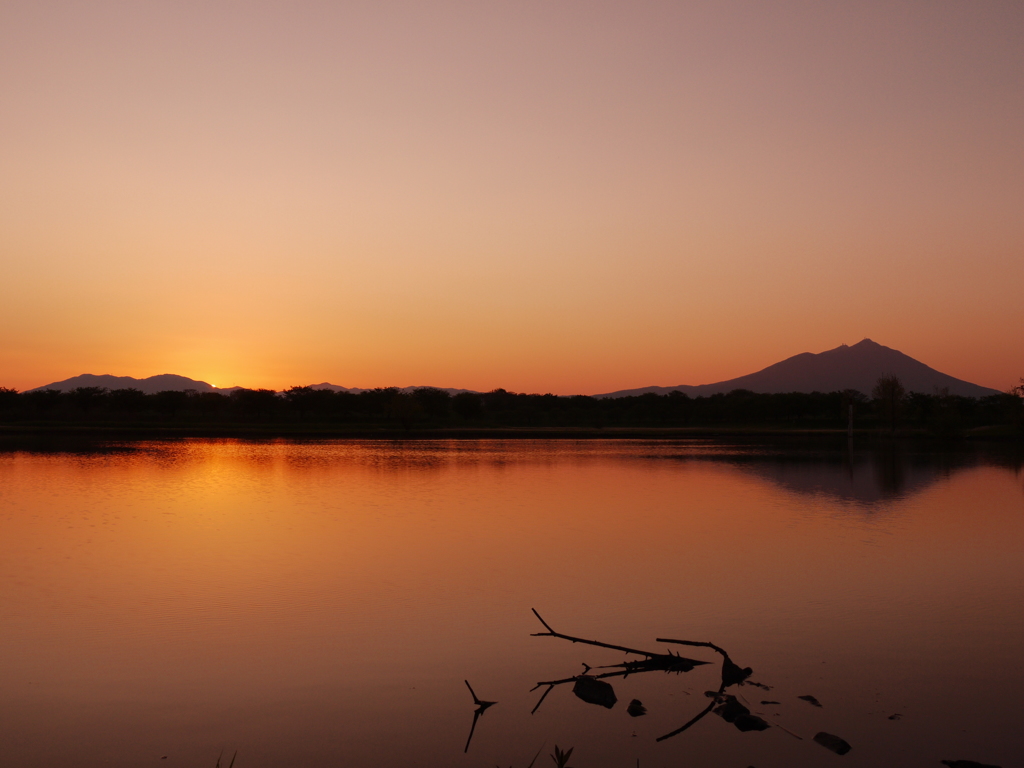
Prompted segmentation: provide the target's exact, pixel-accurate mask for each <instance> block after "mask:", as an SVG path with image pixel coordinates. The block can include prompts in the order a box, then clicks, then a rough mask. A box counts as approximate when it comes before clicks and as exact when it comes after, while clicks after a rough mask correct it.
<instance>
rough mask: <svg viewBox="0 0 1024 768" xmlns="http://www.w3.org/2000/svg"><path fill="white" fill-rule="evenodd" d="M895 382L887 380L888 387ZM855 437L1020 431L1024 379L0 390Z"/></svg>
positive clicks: (283, 414)
mask: <svg viewBox="0 0 1024 768" xmlns="http://www.w3.org/2000/svg"><path fill="white" fill-rule="evenodd" d="M894 378H895V377H893V379H894ZM851 405H852V406H853V411H854V420H855V424H856V426H857V428H858V429H863V428H873V429H892V430H895V429H896V428H897V427H899V428H901V429H917V430H922V429H923V430H929V431H932V432H935V433H940V434H950V435H952V434H958V433H961V432H963V431H964V430H967V429H971V428H975V427H982V426H990V425H999V424H1012V425H1014V426H1016V427H1020V428H1022V429H1024V380H1022V383H1021V386H1019V387H1015V388H1013V389H1012V390H1010V391H1009V392H1007V393H1003V394H996V395H991V396H988V397H983V398H970V397H960V396H956V395H950V394H948V393H944V392H937V393H934V394H923V393H919V392H912V393H906V392H905V391H904V390H903V387H902V385H901V384H900V383H899V381H898V379H896V380H891V379H887V378H885V377H883V379H880V380H879V385H878V386H877V387H876V388H875V391H874V397H872V398H868V397H866V396H865V395H863V394H862V393H860V392H857V391H854V390H846V391H844V392H828V393H822V392H812V393H800V392H790V393H785V394H763V393H755V392H750V391H748V390H742V389H738V390H734V391H732V392H729V393H725V394H715V395H710V396H708V397H689V396H688V395H686V394H684V393H681V392H670V393H668V394H665V395H657V394H644V395H638V396H632V397H621V398H594V397H589V396H586V395H573V396H556V395H552V394H545V395H539V394H519V393H515V392H507V391H505V390H504V389H495V390H493V391H491V392H486V393H470V392H462V393H458V394H455V395H450V394H449V393H448V392H445V391H443V390H439V389H432V388H428V387H425V388H422V389H417V390H414V391H411V392H402V391H400V390H398V389H396V388H378V389H371V390H366V391H364V392H360V393H352V392H334V391H331V390H326V389H313V388H312V387H292V388H291V389H288V390H286V391H284V392H275V391H273V390H269V389H238V390H235V391H233V392H231V393H230V394H222V393H219V392H196V391H185V392H180V391H165V392H157V393H155V394H146V393H143V392H141V391H139V390H137V389H115V390H107V389H103V388H100V387H80V388H78V389H74V390H71V391H69V392H59V391H57V390H40V391H33V392H18V391H17V390H14V389H9V388H5V387H0V423H6V424H22V425H31V424H54V423H74V424H82V425H86V424H95V425H103V424H110V425H140V426H149V425H152V426H163V425H182V426H193V425H194V426H203V425H209V426H213V425H216V426H230V425H282V426H283V425H294V426H300V427H301V426H307V427H314V428H345V429H369V430H377V429H382V430H411V429H416V430H422V429H444V428H460V427H464V428H466V427H468V428H495V427H500V428H534V429H538V428H540V429H542V428H588V429H595V428H596V429H601V428H616V427H619V428H650V427H661V428H688V427H706V428H716V427H763V428H796V429H839V428H843V427H846V426H847V419H848V416H849V412H850V406H851Z"/></svg>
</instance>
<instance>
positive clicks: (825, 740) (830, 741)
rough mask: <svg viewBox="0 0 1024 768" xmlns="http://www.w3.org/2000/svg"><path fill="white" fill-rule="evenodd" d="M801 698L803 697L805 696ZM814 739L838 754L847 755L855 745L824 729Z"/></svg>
mask: <svg viewBox="0 0 1024 768" xmlns="http://www.w3.org/2000/svg"><path fill="white" fill-rule="evenodd" d="M800 698H803V696H801V697H800ZM814 740H815V741H816V742H818V743H819V744H821V746H823V747H824V748H825V749H831V750H832V751H833V752H835V753H836V754H837V755H845V754H846V753H847V752H849V751H850V750H851V749H853V747H851V746H850V745H849V744H847V743H846V742H845V741H844V740H843V739H840V738H839V737H838V736H834V735H832V734H831V733H825V732H824V731H822V732H821V733H819V734H817V735H816V736H815V737H814Z"/></svg>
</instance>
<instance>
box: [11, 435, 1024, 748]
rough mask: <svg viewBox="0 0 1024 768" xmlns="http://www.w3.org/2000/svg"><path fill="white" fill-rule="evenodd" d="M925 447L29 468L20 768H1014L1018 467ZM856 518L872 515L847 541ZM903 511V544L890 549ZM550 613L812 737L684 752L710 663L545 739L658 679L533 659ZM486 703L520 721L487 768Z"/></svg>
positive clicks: (518, 444)
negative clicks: (676, 667)
mask: <svg viewBox="0 0 1024 768" xmlns="http://www.w3.org/2000/svg"><path fill="white" fill-rule="evenodd" d="M927 448H928V447H927V446H926V447H925V449H921V448H920V447H917V448H915V447H913V446H900V450H898V451H895V452H894V451H889V452H888V453H887V452H886V451H885V450H874V451H872V450H866V449H860V448H858V449H856V450H854V451H853V452H852V453H850V452H847V450H846V441H845V440H840V441H839V442H838V443H830V442H827V441H826V442H818V443H816V444H810V445H808V444H798V445H781V446H780V445H778V444H769V443H764V442H761V443H753V442H747V443H740V442H739V441H734V442H732V443H724V442H719V443H713V442H710V441H673V442H658V441H625V440H609V441H590V440H578V441H447V442H434V443H430V442H422V441H420V442H416V441H334V442H331V441H322V442H304V443H288V442H282V441H252V442H249V441H238V440H213V441H211V440H206V441H202V440H196V441H180V442H172V441H169V442H164V443H160V442H148V443H141V444H122V445H113V446H110V445H108V446H106V451H101V452H90V450H89V448H88V447H87V446H81V445H78V446H68V445H63V446H45V445H39V444H37V445H35V446H30V447H28V448H26V447H22V448H21V449H19V450H18V451H4V450H2V449H0V625H2V628H3V631H2V632H0V658H3V659H4V660H5V664H4V665H0V743H3V744H4V750H5V758H7V759H8V760H9V761H10V762H11V763H12V764H17V765H19V766H26V768H35V766H39V767H40V768H42V767H43V766H47V767H48V766H49V765H65V764H66V765H81V766H83V768H90V767H91V766H94V765H95V766H99V765H106V766H110V765H123V766H125V768H127V766H134V765H143V764H148V762H155V761H158V760H159V759H160V756H161V755H164V754H168V753H169V752H170V753H172V754H171V758H170V760H172V761H174V762H175V763H176V764H190V765H201V764H204V763H206V764H212V763H213V762H214V760H215V759H216V755H217V753H218V752H219V751H220V749H222V748H225V749H228V750H233V749H234V748H236V747H238V748H239V749H240V758H239V759H240V762H241V760H242V759H243V758H244V760H245V764H246V765H248V766H252V768H259V767H260V766H267V767H268V768H269V767H270V766H276V765H290V764H309V765H333V764H351V765H381V766H391V765H396V766H397V765H413V764H431V765H452V764H454V765H464V766H466V768H477V766H480V765H495V764H501V765H509V764H514V765H526V764H528V763H529V761H530V760H531V759H532V758H533V757H534V755H535V754H536V753H537V751H538V749H539V748H540V747H541V745H542V744H546V745H547V746H546V750H547V751H546V753H545V754H542V755H541V756H540V762H547V759H548V758H547V756H546V754H547V753H550V751H551V748H552V746H553V744H554V743H558V744H560V745H561V746H562V747H563V748H564V747H568V746H575V747H576V748H577V752H576V753H575V754H574V756H573V764H574V765H575V764H579V765H582V766H598V768H600V766H604V765H607V766H621V765H635V764H636V761H637V759H640V761H641V764H643V765H659V764H667V765H679V764H686V765H693V766H697V767H698V768H699V766H707V767H708V768H710V766H715V767H716V768H717V766H720V765H759V766H762V765H763V766H771V765H779V766H781V765H787V766H789V765H817V764H823V763H820V762H816V760H818V757H819V755H820V758H822V759H834V758H833V756H832V755H830V754H829V753H828V752H827V751H825V750H822V749H821V747H820V746H818V745H816V744H814V743H813V741H811V739H812V738H813V736H814V734H815V733H816V732H817V731H818V730H826V731H830V732H834V733H836V734H838V735H840V736H842V737H843V738H845V739H847V740H849V741H850V743H851V744H853V745H854V750H853V751H852V752H851V753H850V755H848V756H846V757H844V758H843V762H844V765H848V766H850V767H851V768H853V767H854V766H868V765H870V766H872V767H873V766H875V765H879V764H886V763H884V762H880V761H879V757H880V756H889V757H893V758H894V760H895V759H896V758H899V760H900V762H899V764H908V765H910V764H924V763H925V762H928V760H931V763H932V764H937V761H938V759H940V758H948V757H955V756H964V757H966V756H974V757H977V758H982V759H991V762H995V763H997V764H998V763H999V761H1000V759H1002V757H1001V756H1005V755H1009V754H1013V755H1016V754H1019V753H1020V750H1019V749H1018V746H1019V741H1020V739H1019V737H1017V736H1010V735H1007V734H1011V733H1016V732H1017V730H1016V725H1017V724H1016V720H1014V718H1015V717H1016V714H1015V712H1009V711H1003V710H998V711H996V712H991V711H988V710H987V709H986V710H984V711H982V710H981V709H979V708H978V706H977V698H976V695H975V693H974V692H976V691H978V690H986V691H999V690H1003V689H1004V688H1007V687H1008V688H1009V689H1013V688H1015V687H1016V688H1019V687H1020V670H1019V664H1017V661H1016V659H1017V657H1018V656H1019V648H1020V647H1021V646H1022V644H1024V640H1022V638H1024V624H1022V618H1021V616H1020V613H1019V611H1013V612H1008V611H1007V610H1006V606H1016V605H1020V604H1021V601H1022V596H1021V588H1022V587H1021V585H1024V578H1022V577H1021V562H1022V561H1021V558H1020V551H1019V549H1020V546H1019V542H1020V541H1022V540H1024V534H1022V531H1021V526H1022V525H1024V516H1021V514H1020V512H1021V509H1022V503H1021V502H1022V496H1021V493H1020V475H1019V474H1018V475H1016V476H1014V475H1013V473H1012V471H1007V470H1008V469H1010V470H1013V469H1017V470H1018V471H1019V466H1020V465H1019V462H1017V461H1016V459H1013V458H1012V457H1009V458H1007V456H1005V455H1002V454H1000V456H995V457H993V456H989V455H988V454H986V453H985V451H983V450H981V449H979V448H978V447H976V446H972V445H966V446H961V447H960V449H959V450H957V451H955V452H950V451H945V452H942V451H935V450H928V449H927ZM1015 462H1016V463H1015ZM941 478H948V479H947V480H945V481H940V480H941ZM929 489H930V492H928V493H924V491H926V490H929ZM897 497H898V500H897ZM847 499H854V500H856V501H854V502H850V503H852V504H853V505H857V506H861V507H862V508H863V509H864V511H866V512H869V513H870V515H868V514H864V515H859V516H858V515H852V516H847V517H844V516H842V515H834V514H830V512H831V511H833V510H834V509H836V508H837V507H838V508H842V507H846V506H848V502H847V501H845V500H847ZM875 499H877V500H875ZM833 500H834V501H835V502H836V503H831V502H832V501H833ZM886 510H890V511H896V510H898V515H899V525H894V526H888V527H886V529H885V534H886V535H884V536H876V535H875V533H877V532H878V531H879V530H880V529H881V526H879V525H877V523H878V522H879V521H880V520H883V519H885V518H883V517H882V516H881V514H879V515H876V514H875V513H876V512H878V513H884V512H885V511H886ZM530 607H536V608H537V609H538V610H540V611H541V612H542V613H543V615H544V616H545V619H546V620H549V621H551V622H552V623H553V626H555V627H557V628H559V629H560V630H561V631H564V632H569V633H572V634H574V635H578V636H580V637H585V638H591V639H598V640H603V641H610V642H612V643H614V644H619V645H622V646H629V647H631V648H645V649H651V650H665V649H664V647H663V646H662V644H660V643H658V642H657V641H656V638H658V637H667V638H676V639H690V640H702V641H705V640H706V641H711V642H714V643H717V644H719V645H720V646H721V647H723V648H727V649H728V650H729V653H730V654H732V657H733V658H734V660H735V661H736V662H737V663H738V664H740V665H741V666H744V667H746V666H750V667H752V668H753V669H754V670H755V677H754V678H753V679H754V680H757V681H759V682H762V683H764V684H767V685H771V686H773V689H772V691H771V692H770V693H768V692H763V693H764V696H762V692H759V691H756V690H750V689H749V688H743V689H742V690H743V691H744V692H745V695H746V694H747V693H749V694H751V696H747V700H748V703H749V704H751V705H753V706H751V710H752V712H753V713H754V714H756V715H758V716H760V717H763V718H765V719H766V720H770V721H771V722H775V718H776V712H775V710H774V709H773V710H770V711H769V710H764V711H760V709H759V708H760V705H759V703H758V702H760V699H761V698H770V699H776V700H779V701H781V702H783V704H782V706H781V710H780V712H779V713H778V714H779V718H781V719H779V720H778V724H779V725H780V726H785V727H786V728H789V729H790V730H792V731H794V732H797V733H800V734H802V735H803V737H804V740H803V741H798V740H797V739H794V738H793V737H792V736H789V735H787V734H786V733H785V732H782V731H781V730H780V729H776V728H774V727H773V728H770V729H768V730H766V731H764V732H763V733H756V734H751V733H739V732H738V731H737V730H736V728H733V727H732V726H731V725H729V724H728V723H724V722H722V720H721V718H718V717H709V718H705V719H704V720H702V721H701V722H700V723H699V725H698V726H695V727H693V728H691V729H689V730H687V731H686V733H685V735H682V736H679V737H678V738H673V739H670V740H668V741H665V742H657V741H656V739H657V737H659V736H662V735H664V734H666V733H669V732H671V731H672V730H673V729H676V728H678V727H679V726H680V725H681V724H682V723H684V722H686V721H688V720H689V719H690V718H691V717H693V716H695V715H696V714H697V713H699V712H700V711H702V710H703V709H704V708H706V707H707V705H708V701H709V699H708V698H707V697H706V696H705V695H704V692H705V691H707V690H714V689H716V688H717V687H718V685H719V682H717V678H718V677H719V674H718V670H719V666H718V665H717V664H715V663H714V662H715V661H716V660H715V658H714V656H715V654H714V653H705V651H706V650H707V649H700V648H694V649H693V658H696V659H701V660H705V661H710V662H712V663H711V664H709V665H703V666H699V667H697V668H695V669H694V670H692V671H690V672H687V673H685V674H676V673H674V672H673V673H669V674H665V673H662V672H652V673H650V674H629V675H628V676H625V675H623V676H622V677H616V678H614V679H613V680H614V689H615V693H616V695H617V696H618V698H619V700H620V702H621V703H620V704H619V705H616V706H615V707H614V708H612V709H606V708H605V707H603V706H594V705H593V704H591V703H588V702H587V701H586V700H582V699H581V698H580V697H579V696H578V695H575V694H574V693H573V691H572V688H574V687H575V686H574V685H568V684H566V685H563V686H560V687H559V688H558V689H557V690H554V691H553V692H552V693H551V695H550V696H548V697H547V699H546V700H545V702H544V706H543V707H542V708H541V710H539V711H538V712H537V713H536V714H535V715H531V714H530V711H531V709H533V708H534V707H535V705H536V704H537V697H538V694H539V691H534V692H530V688H531V686H533V685H534V684H535V683H536V682H537V681H539V680H559V679H562V678H564V677H566V676H569V675H573V674H578V673H579V671H581V670H582V669H584V668H583V667H582V664H587V665H589V666H591V667H593V668H595V669H596V668H597V667H599V666H602V665H615V664H620V663H622V662H623V661H628V660H630V659H629V658H624V656H623V654H622V653H617V652H615V651H611V650H609V649H607V648H598V647H593V646H584V645H580V644H575V643H568V642H558V641H557V640H552V639H550V638H548V639H541V638H537V637H531V634H532V633H535V632H536V631H537V629H538V624H537V621H536V618H535V617H534V616H533V615H532V614H530V612H529V608H530ZM687 655H689V651H687ZM634 660H635V657H634ZM936 669H941V670H942V674H939V675H937V674H935V670H936ZM605 671H607V670H605ZM466 680H469V681H470V683H471V684H472V688H473V689H474V691H475V692H476V693H477V694H479V696H480V699H481V701H482V700H487V701H496V702H499V703H498V704H497V705H495V706H494V707H493V708H489V709H488V710H487V713H486V717H481V718H480V719H479V722H478V723H477V727H476V732H475V735H474V736H473V739H472V745H471V747H470V749H469V754H468V755H465V753H464V752H463V750H464V749H465V748H466V746H467V730H468V729H469V728H470V727H471V721H472V713H473V710H472V709H471V708H470V705H471V704H472V705H473V706H477V707H479V704H478V703H477V702H476V701H474V700H473V697H472V695H471V694H470V692H469V691H468V690H467V688H466V684H465V682H464V681H466ZM964 692H969V694H968V695H965V694H964ZM806 694H813V695H814V696H816V697H817V698H818V699H819V700H820V701H821V702H822V703H823V705H824V709H817V708H814V707H812V706H810V705H808V704H807V703H806V701H800V700H799V698H798V697H799V696H803V695H806ZM879 697H881V698H879ZM633 699H637V700H639V701H641V702H642V703H643V706H644V707H645V708H646V710H647V712H646V714H645V715H644V716H643V717H638V718H633V717H630V716H629V714H627V712H626V706H627V703H628V702H630V701H632V700H633ZM894 712H900V713H903V715H904V717H903V719H901V720H900V721H898V722H897V721H891V720H889V719H888V717H889V715H891V714H892V713H894ZM577 758H579V760H578V761H577ZM924 758H927V759H924ZM457 760H462V762H456V761H457ZM808 761H810V762H808ZM1004 762H1005V760H1004ZM538 764H540V763H538ZM888 764H895V763H893V762H892V761H890V762H889V763H888Z"/></svg>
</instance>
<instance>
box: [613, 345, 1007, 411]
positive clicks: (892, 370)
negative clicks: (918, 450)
mask: <svg viewBox="0 0 1024 768" xmlns="http://www.w3.org/2000/svg"><path fill="white" fill-rule="evenodd" d="M889 375H895V376H897V377H899V379H900V381H901V382H902V383H903V386H904V388H905V389H906V390H907V391H908V392H923V393H925V394H928V395H931V394H934V393H935V392H936V391H941V390H944V389H945V390H948V391H949V394H951V395H961V396H963V397H986V396H988V395H995V394H998V390H995V389H990V388H988V387H982V386H979V385H978V384H972V383H971V382H969V381H963V380H962V379H957V378H954V377H953V376H950V375H948V374H945V373H942V372H941V371H937V370H935V369H934V368H931V367H929V366H927V365H925V364H924V363H922V362H920V361H919V360H915V359H914V358H912V357H910V356H909V355H905V354H903V353H902V352H900V351H898V350H895V349H890V348H889V347H884V346H882V345H881V344H877V343H875V342H874V341H872V340H871V339H864V340H863V341H861V342H858V343H857V344H854V345H853V346H847V345H846V344H843V345H841V346H838V347H836V348H835V349H830V350H827V351H825V352H820V353H818V354H814V353H813V352H804V353H802V354H799V355H793V357H789V358H786V359H785V360H783V361H781V362H778V363H775V364H774V365H769V366H768V367H767V368H763V369H762V370H760V371H757V372H756V373H748V374H747V375H746V376H740V377H739V378H736V379H728V380H727V381H719V382H717V383H715V384H701V385H698V386H688V385H685V384H681V385H679V386H675V387H642V388H641V389H622V390H619V391H617V392H609V393H607V394H603V395H595V397H629V396H630V395H643V394H646V393H648V392H653V393H655V394H659V395H664V394H666V393H668V392H675V391H677V392H684V393H685V394H687V395H689V396H690V397H700V396H705V397H706V396H708V395H714V394H718V393H720V392H732V391H733V390H734V389H748V390H750V391H751V392H763V393H767V394H774V393H779V392H839V391H842V390H845V389H855V390H857V391H859V392H863V393H864V394H865V395H870V394H871V390H872V389H874V386H875V383H876V382H877V381H878V379H879V378H881V377H882V376H889Z"/></svg>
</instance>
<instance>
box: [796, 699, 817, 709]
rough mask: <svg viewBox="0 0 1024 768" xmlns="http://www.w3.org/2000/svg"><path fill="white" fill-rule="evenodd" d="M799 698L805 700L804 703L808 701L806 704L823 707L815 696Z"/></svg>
mask: <svg viewBox="0 0 1024 768" xmlns="http://www.w3.org/2000/svg"><path fill="white" fill-rule="evenodd" d="M797 698H798V699H803V700H804V701H806V702H810V703H811V704H813V705H814V706H816V707H820V706H821V702H820V701H818V700H817V699H816V698H814V697H813V696H797Z"/></svg>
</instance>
